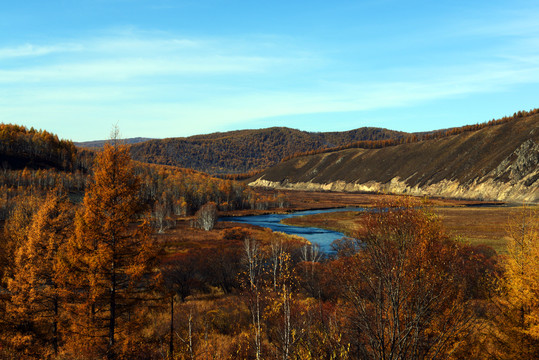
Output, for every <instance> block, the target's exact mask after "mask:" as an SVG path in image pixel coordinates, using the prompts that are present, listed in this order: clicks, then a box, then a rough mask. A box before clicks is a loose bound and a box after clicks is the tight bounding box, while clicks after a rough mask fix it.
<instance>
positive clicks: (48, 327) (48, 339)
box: [8, 191, 72, 357]
mask: <svg viewBox="0 0 539 360" xmlns="http://www.w3.org/2000/svg"><path fill="white" fill-rule="evenodd" d="M55 192H56V191H54V192H51V193H50V194H49V195H48V197H47V198H46V200H45V202H44V203H43V204H42V205H41V207H40V209H39V210H38V212H37V213H36V214H35V215H34V216H33V218H32V222H31V225H30V229H29V231H28V236H27V237H26V240H25V241H24V242H23V243H21V244H20V246H19V248H18V249H17V251H16V254H15V260H14V269H13V277H12V278H10V279H9V280H8V290H9V292H10V293H11V302H10V304H9V307H8V309H9V311H10V312H11V314H12V316H13V317H15V318H16V320H15V321H16V323H17V324H18V326H19V330H20V332H19V333H18V334H17V335H15V336H13V338H12V340H13V342H14V344H13V345H15V346H19V347H23V348H24V351H25V353H26V354H29V353H34V354H35V355H37V356H39V357H48V356H50V355H52V354H54V355H57V354H58V349H59V344H60V330H59V327H60V310H61V309H60V308H61V290H62V289H61V287H60V286H59V285H60V283H61V281H60V280H59V278H58V277H59V274H60V271H59V267H60V266H61V262H60V252H61V251H62V248H63V246H64V245H65V243H66V241H67V238H68V237H69V235H70V231H71V225H72V215H71V213H72V211H71V209H72V205H71V204H70V203H69V202H68V200H67V198H66V197H65V195H64V196H58V195H57V194H56V193H55Z"/></svg>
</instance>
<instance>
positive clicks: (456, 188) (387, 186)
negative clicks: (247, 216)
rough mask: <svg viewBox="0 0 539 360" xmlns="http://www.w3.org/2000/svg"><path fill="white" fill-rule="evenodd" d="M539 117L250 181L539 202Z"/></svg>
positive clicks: (326, 158) (302, 161)
mask: <svg viewBox="0 0 539 360" xmlns="http://www.w3.org/2000/svg"><path fill="white" fill-rule="evenodd" d="M538 124H539V121H536V120H535V121H528V123H524V124H520V125H524V126H521V127H518V126H512V127H507V128H497V129H489V131H484V132H483V133H479V134H467V135H463V136H460V137H459V136H456V137H454V138H452V139H447V140H440V141H433V142H432V143H429V144H427V143H425V144H421V143H420V144H412V145H406V146H395V147H394V149H387V150H386V149H382V150H365V149H355V150H348V151H347V152H336V153H332V154H320V155H318V156H311V157H306V158H299V159H293V160H291V161H290V163H281V164H279V165H277V166H276V167H275V168H272V169H270V170H269V171H267V172H266V173H264V174H262V175H261V176H260V177H259V178H257V179H255V180H253V181H252V182H251V183H250V184H249V185H251V186H262V187H271V188H277V189H295V190H306V191H324V190H325V191H328V190H329V191H342V192H383V193H394V194H409V195H418V196H441V197H446V198H461V199H477V200H498V201H504V202H510V203H523V202H526V203H539V138H538V135H539V127H538ZM519 129H522V130H521V131H520V132H519V133H518V134H516V133H515V131H516V130H519ZM512 132H513V133H512ZM504 133H505V135H506V137H507V141H504V139H503V134H504ZM517 135H518V136H517ZM515 138H516V140H515ZM448 154H449V155H448Z"/></svg>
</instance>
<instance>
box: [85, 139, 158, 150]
mask: <svg viewBox="0 0 539 360" xmlns="http://www.w3.org/2000/svg"><path fill="white" fill-rule="evenodd" d="M148 140H152V139H151V138H144V137H135V138H127V139H121V141H122V143H124V144H128V145H130V144H138V143H141V142H144V141H148ZM107 141H108V140H93V141H82V142H75V143H74V144H75V146H78V147H82V148H90V149H96V148H102V147H103V146H104V145H105V143H106V142H107Z"/></svg>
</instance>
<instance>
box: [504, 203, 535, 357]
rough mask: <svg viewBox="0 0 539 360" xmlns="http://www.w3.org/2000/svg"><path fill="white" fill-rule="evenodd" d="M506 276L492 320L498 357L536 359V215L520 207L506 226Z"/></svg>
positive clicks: (532, 211)
mask: <svg viewBox="0 0 539 360" xmlns="http://www.w3.org/2000/svg"><path fill="white" fill-rule="evenodd" d="M508 235H509V241H508V244H507V252H508V254H507V259H506V261H505V264H504V265H505V274H504V276H503V277H502V278H501V279H500V283H501V289H500V291H501V294H500V295H501V296H500V297H499V298H498V299H497V301H496V305H497V306H498V308H499V311H498V313H497V315H498V316H497V317H496V318H495V324H496V333H495V334H494V335H495V340H496V345H497V356H498V357H499V358H502V359H537V358H538V357H539V212H538V211H537V210H534V209H532V208H523V209H522V210H521V211H520V213H519V214H518V215H517V216H515V217H514V218H513V219H512V220H511V221H510V223H509V227H508Z"/></svg>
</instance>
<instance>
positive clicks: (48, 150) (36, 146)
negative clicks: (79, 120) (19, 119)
mask: <svg viewBox="0 0 539 360" xmlns="http://www.w3.org/2000/svg"><path fill="white" fill-rule="evenodd" d="M76 153H77V150H76V148H75V145H73V143H72V142H71V141H68V140H60V139H58V136H56V135H55V134H51V133H50V132H47V131H45V130H36V129H34V128H30V129H28V128H26V127H24V126H20V125H12V124H3V123H0V166H1V167H2V168H4V169H23V168H25V167H29V168H34V169H39V168H59V169H72V168H73V166H74V163H75V158H76Z"/></svg>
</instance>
